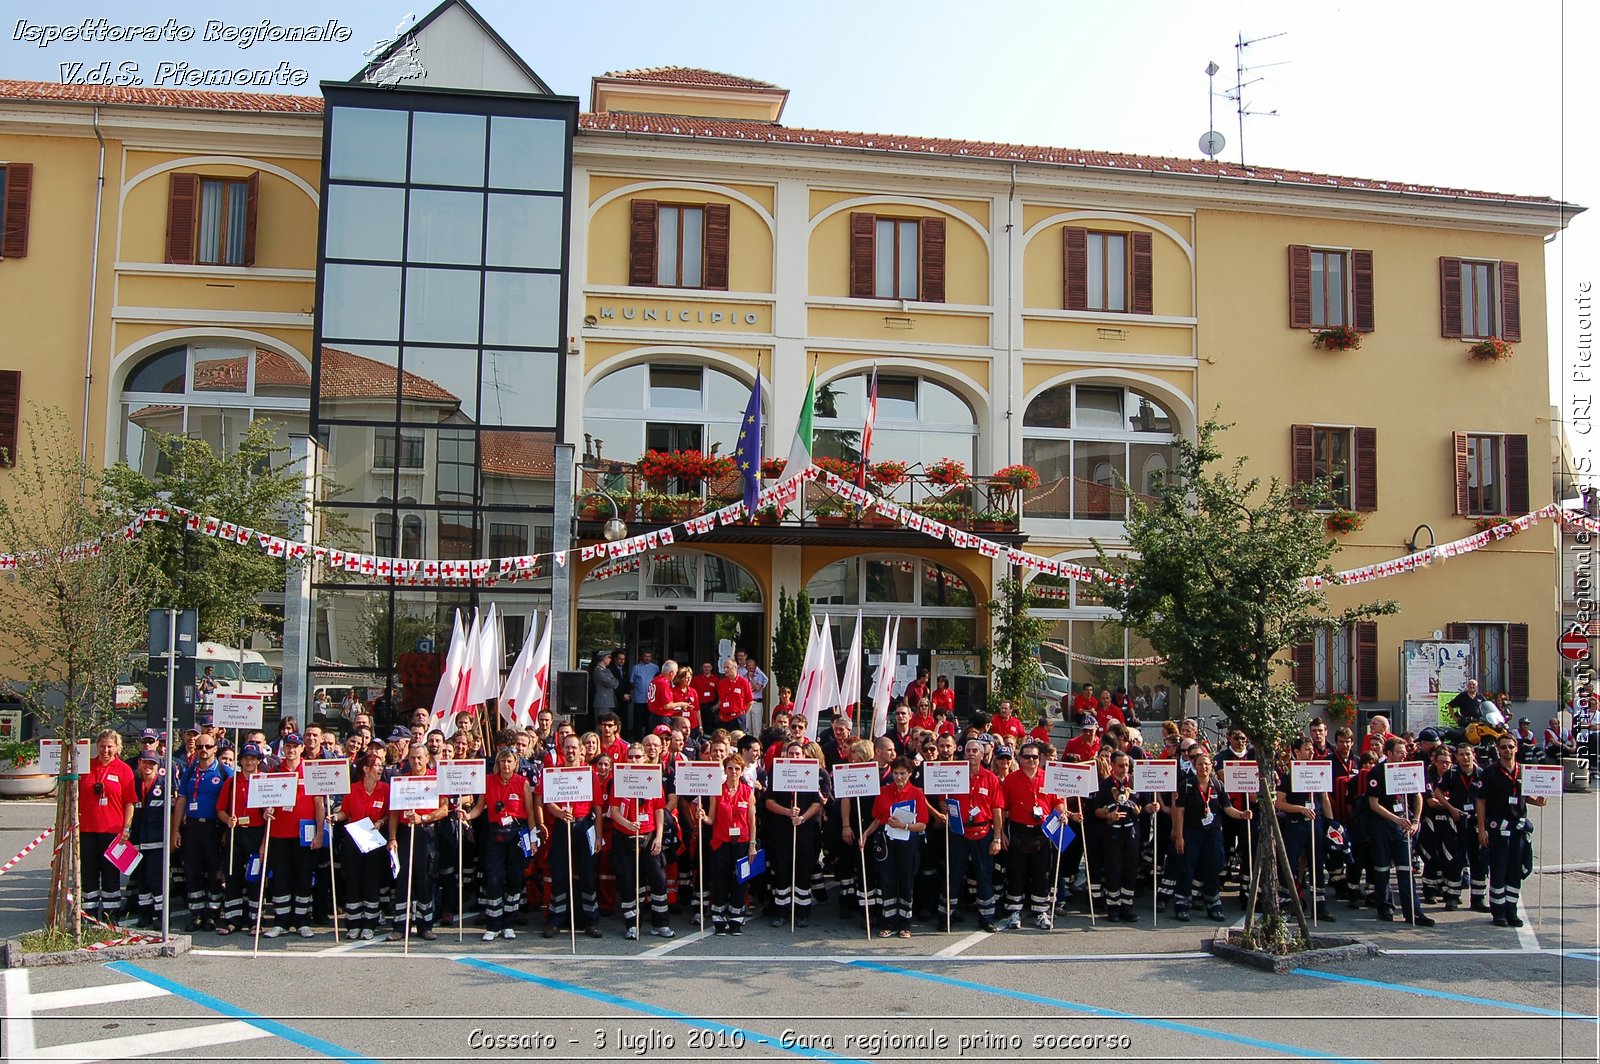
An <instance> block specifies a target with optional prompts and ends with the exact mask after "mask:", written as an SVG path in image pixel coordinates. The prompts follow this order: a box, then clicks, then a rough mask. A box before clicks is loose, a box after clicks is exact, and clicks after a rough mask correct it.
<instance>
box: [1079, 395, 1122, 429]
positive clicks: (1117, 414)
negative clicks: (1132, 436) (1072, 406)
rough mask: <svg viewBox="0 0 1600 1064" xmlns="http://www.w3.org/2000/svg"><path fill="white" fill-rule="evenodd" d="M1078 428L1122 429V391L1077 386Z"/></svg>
mask: <svg viewBox="0 0 1600 1064" xmlns="http://www.w3.org/2000/svg"><path fill="white" fill-rule="evenodd" d="M1077 413H1078V427H1079V428H1085V429H1090V428H1093V429H1120V428H1122V425H1123V422H1122V389H1121V388H1096V387H1090V386H1089V385H1084V384H1080V385H1079V386H1078V411H1077Z"/></svg>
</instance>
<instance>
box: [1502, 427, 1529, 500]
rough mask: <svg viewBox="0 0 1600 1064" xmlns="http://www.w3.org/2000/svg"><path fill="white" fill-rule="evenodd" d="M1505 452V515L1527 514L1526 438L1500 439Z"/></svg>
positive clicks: (1516, 436)
mask: <svg viewBox="0 0 1600 1064" xmlns="http://www.w3.org/2000/svg"><path fill="white" fill-rule="evenodd" d="M1501 441H1502V446H1503V449H1504V451H1505V475H1506V495H1505V505H1506V513H1508V514H1512V515H1514V516H1521V515H1522V514H1525V513H1527V512H1528V437H1526V436H1519V435H1515V434H1513V435H1506V436H1502V437H1501Z"/></svg>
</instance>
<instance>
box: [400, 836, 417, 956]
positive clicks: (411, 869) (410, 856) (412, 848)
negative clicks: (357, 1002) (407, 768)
mask: <svg viewBox="0 0 1600 1064" xmlns="http://www.w3.org/2000/svg"><path fill="white" fill-rule="evenodd" d="M416 817H417V811H416V810H415V809H413V810H411V817H410V819H411V826H410V831H411V835H410V841H409V842H408V843H407V845H406V850H407V854H406V912H405V921H406V933H405V944H404V945H403V946H402V947H401V952H402V953H405V954H410V952H411V888H412V884H413V883H415V882H416V879H417V819H416Z"/></svg>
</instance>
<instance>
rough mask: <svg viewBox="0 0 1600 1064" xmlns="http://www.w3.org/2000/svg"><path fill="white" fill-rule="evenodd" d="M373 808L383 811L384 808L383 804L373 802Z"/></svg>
mask: <svg viewBox="0 0 1600 1064" xmlns="http://www.w3.org/2000/svg"><path fill="white" fill-rule="evenodd" d="M372 808H374V809H382V808H383V803H382V802H373V803H372Z"/></svg>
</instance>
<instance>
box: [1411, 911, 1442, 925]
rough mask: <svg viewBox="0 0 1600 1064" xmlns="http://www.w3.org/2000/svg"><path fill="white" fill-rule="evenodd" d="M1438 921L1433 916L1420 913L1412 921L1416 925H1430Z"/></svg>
mask: <svg viewBox="0 0 1600 1064" xmlns="http://www.w3.org/2000/svg"><path fill="white" fill-rule="evenodd" d="M1438 922H1439V921H1437V920H1435V919H1434V918H1433V917H1431V916H1424V915H1423V914H1421V913H1418V914H1417V918H1416V920H1414V921H1413V923H1415V924H1416V925H1417V926H1418V927H1432V926H1433V925H1434V924H1436V923H1438Z"/></svg>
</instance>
